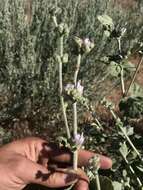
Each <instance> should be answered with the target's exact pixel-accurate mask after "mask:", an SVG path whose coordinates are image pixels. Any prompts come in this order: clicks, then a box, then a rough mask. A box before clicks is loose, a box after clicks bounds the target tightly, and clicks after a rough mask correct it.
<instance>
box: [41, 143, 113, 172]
mask: <svg viewBox="0 0 143 190" xmlns="http://www.w3.org/2000/svg"><path fill="white" fill-rule="evenodd" d="M45 148H46V147H45ZM48 150H49V148H48ZM48 155H49V158H50V160H52V161H55V162H61V163H67V164H71V163H72V158H73V154H72V153H71V152H70V151H69V149H65V148H61V149H59V148H58V147H56V146H54V145H52V147H51V150H50V151H49V153H48ZM95 155H96V153H94V152H91V151H87V150H79V151H78V158H79V160H78V165H79V166H87V165H88V162H89V160H90V158H92V157H93V156H95ZM99 156H100V167H101V168H102V169H109V168H111V167H112V160H111V159H110V158H108V157H106V156H102V155H99Z"/></svg>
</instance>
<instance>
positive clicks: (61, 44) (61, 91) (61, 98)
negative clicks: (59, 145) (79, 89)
mask: <svg viewBox="0 0 143 190" xmlns="http://www.w3.org/2000/svg"><path fill="white" fill-rule="evenodd" d="M59 52H60V57H59V59H58V60H59V61H58V62H59V88H60V101H61V106H62V112H63V118H64V123H65V127H66V133H67V138H68V139H70V137H71V134H70V129H69V126H68V120H67V115H66V109H65V104H64V97H63V95H62V93H63V77H62V65H63V63H62V60H61V58H62V57H63V36H61V37H60V48H59Z"/></svg>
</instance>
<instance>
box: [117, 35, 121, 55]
mask: <svg viewBox="0 0 143 190" xmlns="http://www.w3.org/2000/svg"><path fill="white" fill-rule="evenodd" d="M117 42H118V49H119V53H121V37H119V38H117Z"/></svg>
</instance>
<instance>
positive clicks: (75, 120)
mask: <svg viewBox="0 0 143 190" xmlns="http://www.w3.org/2000/svg"><path fill="white" fill-rule="evenodd" d="M80 63H81V54H79V55H78V58H77V65H76V70H75V74H74V86H75V88H77V76H78V72H79V68H80ZM77 129H78V122H77V103H76V102H75V103H74V104H73V135H74V137H75V136H76V135H77ZM77 167H78V151H77V150H76V151H75V152H74V155H73V169H74V170H77Z"/></svg>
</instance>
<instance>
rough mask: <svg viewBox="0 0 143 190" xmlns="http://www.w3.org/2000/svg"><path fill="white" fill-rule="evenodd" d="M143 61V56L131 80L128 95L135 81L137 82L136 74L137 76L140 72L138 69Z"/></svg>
mask: <svg viewBox="0 0 143 190" xmlns="http://www.w3.org/2000/svg"><path fill="white" fill-rule="evenodd" d="M142 63H143V56H142V57H141V60H140V61H139V62H138V65H137V68H136V71H135V73H134V75H133V78H132V80H131V82H130V84H129V87H128V89H127V91H126V93H125V95H126V96H127V95H128V93H129V90H130V88H131V86H132V85H133V83H134V82H135V79H136V76H137V74H138V71H139V69H140V66H141V64H142Z"/></svg>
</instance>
